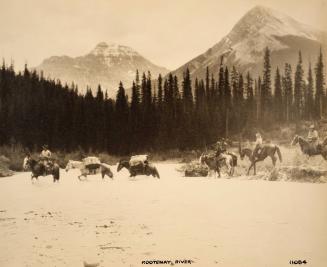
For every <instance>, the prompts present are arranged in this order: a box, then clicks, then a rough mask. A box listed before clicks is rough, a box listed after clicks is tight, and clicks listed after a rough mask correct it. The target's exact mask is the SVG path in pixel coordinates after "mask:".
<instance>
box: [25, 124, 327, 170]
mask: <svg viewBox="0 0 327 267" xmlns="http://www.w3.org/2000/svg"><path fill="white" fill-rule="evenodd" d="M255 137H256V141H255V148H254V150H253V153H252V157H253V159H254V160H255V159H256V158H258V157H259V156H260V153H261V150H262V148H263V139H262V136H261V134H260V133H259V132H258V133H256V135H255ZM307 142H308V144H309V145H310V149H311V151H312V152H313V153H312V154H319V153H320V151H321V150H322V147H323V146H322V143H321V142H320V141H319V135H318V131H317V130H316V129H315V126H314V125H311V126H310V127H309V129H308V135H307ZM227 146H228V144H227V141H226V140H225V139H222V140H220V141H218V142H217V143H216V153H215V156H216V157H217V158H218V160H220V159H221V160H223V159H225V158H226V155H231V156H233V157H237V156H236V155H235V154H234V153H233V152H228V151H227ZM30 158H31V155H30V153H27V154H26V157H25V159H24V166H26V163H27V161H28V160H29V159H30ZM38 161H39V163H41V164H42V165H43V166H44V169H45V172H47V171H48V170H51V168H52V167H53V164H54V160H53V158H52V153H51V151H50V150H49V147H48V145H43V146H42V151H41V153H40V155H39V160H38ZM129 163H130V165H131V166H132V167H133V166H134V167H136V168H140V169H141V170H140V171H142V170H143V171H144V172H145V171H146V169H147V167H148V165H149V162H148V156H147V155H137V156H132V157H131V159H130V162H129Z"/></svg>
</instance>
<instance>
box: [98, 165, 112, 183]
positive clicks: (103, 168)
mask: <svg viewBox="0 0 327 267" xmlns="http://www.w3.org/2000/svg"><path fill="white" fill-rule="evenodd" d="M100 168H101V175H102V179H103V178H104V176H105V175H106V174H107V175H108V176H109V177H110V178H113V177H114V175H113V173H112V171H111V170H110V167H109V165H108V164H105V163H100Z"/></svg>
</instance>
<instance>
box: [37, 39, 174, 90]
mask: <svg viewBox="0 0 327 267" xmlns="http://www.w3.org/2000/svg"><path fill="white" fill-rule="evenodd" d="M137 69H138V70H139V72H140V73H142V72H147V71H150V72H151V74H152V76H153V77H156V76H157V75H158V74H159V73H161V74H163V75H164V74H166V73H167V72H168V70H167V69H166V68H163V67H159V66H157V65H155V64H153V63H152V62H150V61H149V60H147V59H145V58H144V57H143V56H141V55H140V54H139V53H138V52H136V51H135V50H133V49H132V48H130V47H127V46H123V45H117V44H107V43H105V42H101V43H99V44H98V45H97V46H96V47H95V48H94V49H93V50H92V51H91V52H90V53H88V54H87V55H85V56H80V57H75V58H72V57H69V56H53V57H50V58H47V59H45V60H44V61H43V62H42V63H41V65H39V66H38V67H37V68H36V70H38V71H43V72H44V75H45V77H51V78H55V79H60V80H61V81H62V82H67V83H68V84H71V83H72V82H74V83H75V84H77V85H78V88H79V91H80V92H85V89H86V86H91V88H92V90H93V92H96V90H97V86H98V84H101V86H102V88H103V89H104V90H108V94H109V96H111V97H113V96H115V93H116V91H117V88H118V84H119V82H120V81H122V82H123V84H124V86H125V87H126V88H130V87H131V85H132V81H133V79H135V72H136V70H137Z"/></svg>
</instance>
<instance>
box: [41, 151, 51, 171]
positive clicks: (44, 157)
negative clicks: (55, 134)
mask: <svg viewBox="0 0 327 267" xmlns="http://www.w3.org/2000/svg"><path fill="white" fill-rule="evenodd" d="M40 161H41V162H42V163H43V164H44V166H45V169H46V170H48V169H49V168H50V167H51V164H52V162H51V151H50V150H49V148H48V145H43V146H42V151H41V154H40Z"/></svg>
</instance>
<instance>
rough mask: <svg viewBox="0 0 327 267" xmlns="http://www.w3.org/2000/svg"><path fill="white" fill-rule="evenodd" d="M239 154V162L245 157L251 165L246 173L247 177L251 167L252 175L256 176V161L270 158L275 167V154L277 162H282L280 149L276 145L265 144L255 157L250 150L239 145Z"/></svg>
mask: <svg viewBox="0 0 327 267" xmlns="http://www.w3.org/2000/svg"><path fill="white" fill-rule="evenodd" d="M239 153H240V157H241V160H243V159H244V157H245V156H247V157H248V158H249V160H250V162H251V165H250V167H249V169H248V171H247V175H249V173H250V170H251V168H252V167H253V170H254V175H256V163H257V162H258V161H263V160H264V159H265V158H267V157H270V158H271V161H272V164H273V165H274V167H275V165H276V161H277V157H276V156H275V153H277V155H278V158H279V161H280V162H282V154H281V152H280V149H279V147H278V146H277V145H273V144H267V145H263V146H262V148H261V151H260V153H259V154H258V155H257V157H256V156H254V155H253V151H252V149H250V148H243V149H242V148H241V143H239Z"/></svg>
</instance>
